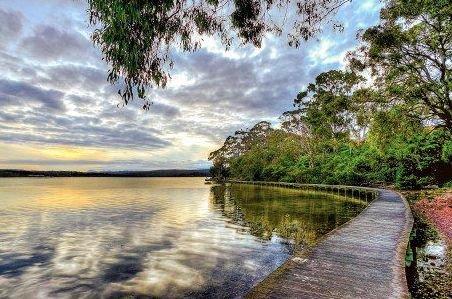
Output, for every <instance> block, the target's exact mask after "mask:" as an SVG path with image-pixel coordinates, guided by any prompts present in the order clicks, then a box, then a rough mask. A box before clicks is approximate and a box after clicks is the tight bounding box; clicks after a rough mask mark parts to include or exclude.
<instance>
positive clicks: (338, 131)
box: [286, 70, 364, 140]
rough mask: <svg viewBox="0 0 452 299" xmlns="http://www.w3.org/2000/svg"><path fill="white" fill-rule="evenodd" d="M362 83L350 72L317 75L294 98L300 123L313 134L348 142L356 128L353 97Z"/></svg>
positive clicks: (332, 71)
mask: <svg viewBox="0 0 452 299" xmlns="http://www.w3.org/2000/svg"><path fill="white" fill-rule="evenodd" d="M363 81H364V78H363V77H362V76H360V75H358V74H356V73H354V72H351V71H341V70H331V71H328V72H324V73H321V74H320V75H318V76H317V77H316V79H315V82H314V83H311V84H309V85H308V87H307V88H306V90H304V91H302V92H300V93H299V94H298V95H297V97H296V98H295V99H294V105H295V106H296V107H298V110H296V111H298V113H300V114H301V117H300V120H302V121H303V122H304V124H305V125H306V126H307V128H308V130H309V131H310V132H311V133H312V134H314V135H317V136H322V137H324V138H327V139H334V140H337V139H343V138H346V139H348V138H349V137H350V134H351V133H353V132H354V131H355V130H357V129H358V124H357V118H356V115H355V113H354V112H355V109H356V105H355V103H354V101H353V95H354V92H355V91H356V90H358V87H359V84H360V83H361V82H363ZM288 113H290V112H286V114H288Z"/></svg>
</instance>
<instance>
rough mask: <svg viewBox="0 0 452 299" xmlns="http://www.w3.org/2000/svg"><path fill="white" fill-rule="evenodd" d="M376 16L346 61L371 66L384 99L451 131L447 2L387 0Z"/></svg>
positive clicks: (450, 14)
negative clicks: (377, 16) (378, 19)
mask: <svg viewBox="0 0 452 299" xmlns="http://www.w3.org/2000/svg"><path fill="white" fill-rule="evenodd" d="M381 18H382V21H381V24H379V25H377V26H374V27H371V28H369V29H367V30H366V31H365V32H364V34H363V35H362V40H363V43H364V44H363V46H362V47H361V48H360V49H359V51H356V52H355V53H354V55H352V58H351V65H352V66H354V67H355V69H361V70H370V71H371V74H372V75H373V79H374V82H375V83H376V86H377V87H378V88H379V89H380V90H381V92H382V94H383V97H384V98H385V99H386V100H387V102H392V103H395V104H400V103H404V104H407V105H409V109H408V110H409V111H410V112H411V114H412V115H414V116H416V117H419V116H422V117H423V118H424V120H426V121H429V122H430V123H431V124H434V125H436V126H443V127H446V128H447V129H448V130H449V131H452V98H451V92H452V81H451V68H452V2H450V1H449V0H392V1H388V4H387V6H386V7H385V8H384V9H383V10H382V11H381Z"/></svg>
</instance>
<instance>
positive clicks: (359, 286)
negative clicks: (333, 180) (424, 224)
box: [237, 182, 413, 298]
mask: <svg viewBox="0 0 452 299" xmlns="http://www.w3.org/2000/svg"><path fill="white" fill-rule="evenodd" d="M237 183H246V182H237ZM254 184H256V183H254ZM258 184H262V185H265V183H261V182H259V183H258ZM272 186H284V183H272ZM287 186H288V187H291V188H293V187H294V185H293V184H287ZM296 187H302V185H298V184H297V185H296ZM310 187H312V185H310ZM334 187H335V188H340V186H334ZM322 188H325V186H322ZM347 188H349V189H348V190H352V189H351V188H353V187H350V186H347ZM356 190H359V191H361V192H362V191H372V190H374V191H377V192H378V196H377V198H376V199H375V200H374V201H373V202H372V203H370V204H369V206H368V207H367V208H366V209H365V210H364V211H363V212H362V213H361V214H360V215H358V216H357V217H356V218H354V219H352V220H351V221H349V222H348V223H346V224H345V225H343V226H341V227H339V228H338V229H336V230H333V231H332V232H330V233H329V234H327V235H326V237H325V238H324V239H323V240H322V241H320V242H319V243H318V244H317V245H316V246H315V247H314V248H313V249H312V250H311V251H310V252H308V253H299V254H296V255H295V256H294V257H293V258H291V259H289V260H288V261H287V262H286V263H285V264H283V265H282V266H281V267H280V268H279V269H277V270H276V271H275V272H273V273H272V274H271V275H270V276H269V277H267V278H266V279H265V280H264V281H263V282H261V283H260V284H258V285H257V286H256V287H255V288H254V289H253V290H252V291H251V292H250V293H249V294H248V295H247V297H249V298H408V297H409V293H408V288H407V284H406V279H405V263H404V258H405V250H406V245H407V242H408V237H409V233H410V230H411V227H412V223H413V219H412V216H411V212H410V209H409V207H408V204H407V203H406V201H405V200H404V199H403V198H402V197H401V196H400V195H399V194H397V193H395V192H393V191H389V190H384V189H378V190H376V189H370V188H357V189H356Z"/></svg>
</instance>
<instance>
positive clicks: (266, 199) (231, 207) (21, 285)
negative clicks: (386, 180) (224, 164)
mask: <svg viewBox="0 0 452 299" xmlns="http://www.w3.org/2000/svg"><path fill="white" fill-rule="evenodd" d="M365 206H366V203H365V202H363V201H359V200H356V199H350V198H349V199H345V198H343V197H339V196H337V195H331V194H325V193H316V192H302V191H300V190H294V189H285V188H274V187H262V186H252V185H233V186H230V185H226V186H225V185H206V184H204V179H203V178H7V179H0V297H1V298H5V297H13V298H37V297H43V298H48V297H57V298H65V297H86V298H96V297H100V296H103V297H106V298H118V297H124V296H128V295H136V296H143V297H171V298H174V297H195V298H208V297H215V298H218V297H220V298H221V297H228V298H231V297H241V296H243V295H244V294H246V293H247V292H248V291H249V290H250V289H251V288H252V287H253V286H254V285H256V284H257V283H258V282H260V281H261V280H262V279H264V278H265V277H266V276H267V275H268V274H270V273H271V272H272V271H274V270H275V269H276V268H277V267H279V266H280V265H281V264H282V263H284V261H285V260H287V259H288V258H289V257H290V255H291V254H292V253H293V251H294V250H298V249H303V248H305V247H308V246H312V245H313V244H315V242H316V241H317V240H318V239H319V237H321V236H322V235H324V234H325V233H327V232H329V231H331V230H332V229H334V228H335V227H337V226H339V225H341V224H343V223H345V222H346V221H348V220H349V219H351V218H353V217H355V216H356V215H357V214H359V213H360V212H361V211H362V210H363V209H364V208H365Z"/></svg>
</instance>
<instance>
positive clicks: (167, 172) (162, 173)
mask: <svg viewBox="0 0 452 299" xmlns="http://www.w3.org/2000/svg"><path fill="white" fill-rule="evenodd" d="M36 176H38V177H205V176H209V170H208V169H161V170H151V171H107V172H81V171H33V170H17V169H0V177H36Z"/></svg>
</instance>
